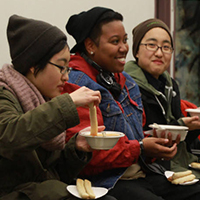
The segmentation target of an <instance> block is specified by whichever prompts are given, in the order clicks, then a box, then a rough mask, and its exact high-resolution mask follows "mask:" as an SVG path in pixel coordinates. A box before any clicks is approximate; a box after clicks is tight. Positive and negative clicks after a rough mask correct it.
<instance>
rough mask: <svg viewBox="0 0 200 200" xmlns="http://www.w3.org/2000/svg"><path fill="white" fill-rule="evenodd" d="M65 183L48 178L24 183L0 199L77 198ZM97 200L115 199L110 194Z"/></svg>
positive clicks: (40, 199)
mask: <svg viewBox="0 0 200 200" xmlns="http://www.w3.org/2000/svg"><path fill="white" fill-rule="evenodd" d="M66 187H67V184H65V183H63V182H61V181H58V180H48V181H44V182H41V183H35V182H31V183H26V184H23V185H21V186H19V187H18V188H17V189H16V191H13V192H12V193H10V194H8V195H6V196H3V197H2V198H0V200H1V199H2V200H11V199H12V200H47V199H48V200H64V199H65V200H78V198H76V197H74V196H72V195H71V194H70V193H69V192H68V191H67V189H66ZM99 200H116V199H115V198H114V197H111V196H108V195H106V196H104V197H102V198H100V199H99Z"/></svg>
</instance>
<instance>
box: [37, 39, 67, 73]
mask: <svg viewBox="0 0 200 200" xmlns="http://www.w3.org/2000/svg"><path fill="white" fill-rule="evenodd" d="M64 48H68V49H69V46H68V44H67V42H66V41H61V42H60V43H59V44H58V45H56V48H53V49H52V50H51V51H50V52H49V53H48V54H47V55H46V56H45V57H44V58H43V59H42V60H41V61H40V62H39V63H38V64H37V65H36V66H35V71H34V75H35V76H37V74H38V72H39V71H42V70H43V69H44V68H45V67H46V65H47V64H48V62H49V60H50V59H51V58H52V57H53V56H54V55H55V54H57V53H59V52H60V51H61V50H63V49H64Z"/></svg>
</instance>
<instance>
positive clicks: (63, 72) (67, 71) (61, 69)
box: [48, 61, 72, 75]
mask: <svg viewBox="0 0 200 200" xmlns="http://www.w3.org/2000/svg"><path fill="white" fill-rule="evenodd" d="M48 63H49V64H51V65H54V66H55V67H58V68H59V69H60V73H61V74H62V75H64V74H65V73H68V74H69V73H70V71H71V70H72V68H70V67H63V66H60V65H57V64H55V63H52V62H50V61H49V62H48Z"/></svg>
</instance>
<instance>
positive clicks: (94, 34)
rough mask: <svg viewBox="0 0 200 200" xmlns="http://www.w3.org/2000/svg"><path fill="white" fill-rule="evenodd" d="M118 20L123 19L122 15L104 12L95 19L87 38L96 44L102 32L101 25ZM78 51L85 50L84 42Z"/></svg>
mask: <svg viewBox="0 0 200 200" xmlns="http://www.w3.org/2000/svg"><path fill="white" fill-rule="evenodd" d="M116 20H120V21H123V16H122V15H121V14H120V13H118V12H113V11H108V12H105V13H104V14H103V15H102V16H101V17H100V18H99V20H98V21H97V23H96V25H95V26H94V28H93V29H92V31H91V32H90V34H89V36H88V37H89V38H90V39H91V40H92V41H93V42H94V43H95V44H96V45H97V46H98V45H99V38H100V36H101V34H102V30H101V29H102V26H103V25H104V24H107V23H109V22H112V21H116ZM80 51H81V52H82V51H83V52H85V53H87V52H86V50H85V46H84V43H83V44H82V45H81V46H80Z"/></svg>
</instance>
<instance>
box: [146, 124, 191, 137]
mask: <svg viewBox="0 0 200 200" xmlns="http://www.w3.org/2000/svg"><path fill="white" fill-rule="evenodd" d="M149 127H151V128H153V129H155V131H156V134H157V136H158V137H161V135H162V133H163V132H164V133H165V138H168V133H171V134H172V140H176V138H177V136H178V134H180V136H181V139H180V140H181V141H183V140H185V137H186V136H187V132H188V127H187V126H178V125H162V124H150V125H149Z"/></svg>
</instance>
